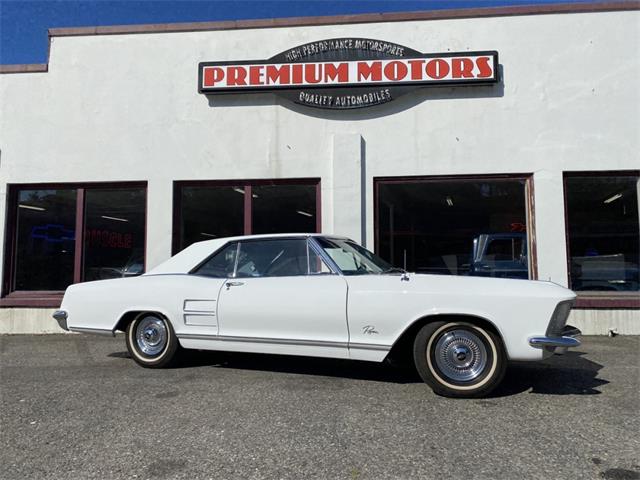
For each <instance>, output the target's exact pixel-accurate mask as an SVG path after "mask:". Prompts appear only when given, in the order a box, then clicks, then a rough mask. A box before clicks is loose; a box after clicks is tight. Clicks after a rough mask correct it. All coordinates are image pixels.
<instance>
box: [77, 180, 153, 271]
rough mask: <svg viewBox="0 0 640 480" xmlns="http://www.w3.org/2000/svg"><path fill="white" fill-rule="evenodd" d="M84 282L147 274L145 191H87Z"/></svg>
mask: <svg viewBox="0 0 640 480" xmlns="http://www.w3.org/2000/svg"><path fill="white" fill-rule="evenodd" d="M84 233H85V236H84V272H83V280H101V279H107V278H118V277H130V276H135V275H140V274H142V273H143V272H144V243H145V191H144V189H143V188H132V189H117V190H116V189H114V190H105V189H99V190H86V192H85V232H84Z"/></svg>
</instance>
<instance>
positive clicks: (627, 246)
mask: <svg viewBox="0 0 640 480" xmlns="http://www.w3.org/2000/svg"><path fill="white" fill-rule="evenodd" d="M639 179H640V176H639V175H638V174H637V173H635V174H630V175H627V174H620V175H616V174H611V173H607V174H598V175H595V174H594V175H590V174H567V175H565V197H566V205H567V219H566V221H567V234H568V250H569V251H568V256H569V279H570V287H571V288H572V289H573V290H575V291H595V292H611V293H616V292H637V291H638V290H639V289H640V279H639V273H638V272H639V258H638V257H639V250H640V228H639V226H638V224H639V221H638V181H639Z"/></svg>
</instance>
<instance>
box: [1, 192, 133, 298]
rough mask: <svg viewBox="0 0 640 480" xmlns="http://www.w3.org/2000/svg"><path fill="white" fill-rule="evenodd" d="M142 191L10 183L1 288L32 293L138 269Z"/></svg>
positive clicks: (20, 292) (120, 275)
mask: <svg viewBox="0 0 640 480" xmlns="http://www.w3.org/2000/svg"><path fill="white" fill-rule="evenodd" d="M129 185H130V184H129ZM145 195H146V188H145V187H144V186H135V188H129V187H126V186H123V188H119V186H118V187H117V188H116V187H112V186H109V188H105V187H102V186H99V185H91V186H86V187H85V186H78V185H69V186H66V185H65V186H64V187H58V186H56V188H46V187H40V186H38V187H37V188H29V187H20V186H10V188H9V199H10V200H9V224H10V225H13V229H12V230H10V231H9V236H8V238H7V250H6V252H5V278H4V282H3V293H4V294H5V295H7V294H10V293H14V292H15V293H14V295H13V296H15V295H21V294H22V292H24V294H25V295H29V297H30V298H36V297H34V293H37V292H40V293H39V295H41V294H44V293H46V294H50V292H60V291H63V290H64V289H65V288H67V287H68V286H69V285H71V284H72V283H78V282H81V281H85V280H96V279H102V278H114V277H123V276H131V275H139V274H141V273H143V271H144V245H145ZM11 232H13V233H11Z"/></svg>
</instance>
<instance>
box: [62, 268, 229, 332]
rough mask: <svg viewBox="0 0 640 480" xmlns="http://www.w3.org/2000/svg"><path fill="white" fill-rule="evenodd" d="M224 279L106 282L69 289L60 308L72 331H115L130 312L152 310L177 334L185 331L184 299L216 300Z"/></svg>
mask: <svg viewBox="0 0 640 480" xmlns="http://www.w3.org/2000/svg"><path fill="white" fill-rule="evenodd" d="M222 282H223V280H220V279H209V278H205V277H198V276H195V275H181V274H173V275H151V276H141V277H135V278H124V279H115V280H103V281H97V282H87V283H80V284H76V285H72V286H70V287H69V288H68V289H67V291H66V292H65V295H64V299H63V301H62V306H61V309H62V310H65V311H67V313H68V319H67V325H68V327H69V329H70V330H74V329H95V330H105V331H109V330H113V329H114V328H115V327H116V325H117V323H118V321H119V320H120V318H121V317H122V315H124V314H125V313H126V312H130V311H153V312H159V313H161V314H163V315H164V316H166V317H167V318H168V319H169V320H170V321H171V323H172V325H173V327H174V330H175V331H176V333H180V332H182V331H184V330H185V327H186V326H185V324H184V321H183V314H184V300H185V299H187V298H196V299H206V300H212V301H214V302H215V301H216V300H217V297H218V291H219V289H220V285H221V284H222Z"/></svg>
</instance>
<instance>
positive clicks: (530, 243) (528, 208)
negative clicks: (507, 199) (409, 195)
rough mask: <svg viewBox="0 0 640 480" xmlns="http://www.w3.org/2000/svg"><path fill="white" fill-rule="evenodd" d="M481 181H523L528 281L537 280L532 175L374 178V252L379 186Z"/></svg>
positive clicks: (377, 248) (378, 243)
mask: <svg viewBox="0 0 640 480" xmlns="http://www.w3.org/2000/svg"><path fill="white" fill-rule="evenodd" d="M482 180H493V181H501V180H504V181H508V180H522V181H524V186H525V188H524V191H525V192H524V193H525V213H526V223H527V248H528V251H529V257H530V258H529V279H530V280H537V279H538V254H537V248H536V233H535V218H536V216H535V189H534V182H533V173H509V174H478V175H415V176H398V177H386V176H385V177H374V178H373V232H374V243H373V244H374V252H375V253H376V254H377V255H379V245H380V218H379V211H378V210H379V209H378V203H379V199H380V185H389V184H398V183H439V182H447V181H456V182H457V181H459V182H477V181H482Z"/></svg>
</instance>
